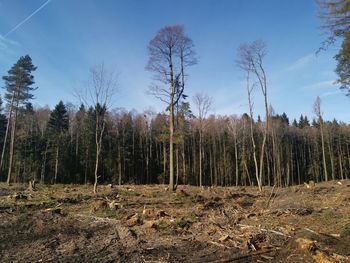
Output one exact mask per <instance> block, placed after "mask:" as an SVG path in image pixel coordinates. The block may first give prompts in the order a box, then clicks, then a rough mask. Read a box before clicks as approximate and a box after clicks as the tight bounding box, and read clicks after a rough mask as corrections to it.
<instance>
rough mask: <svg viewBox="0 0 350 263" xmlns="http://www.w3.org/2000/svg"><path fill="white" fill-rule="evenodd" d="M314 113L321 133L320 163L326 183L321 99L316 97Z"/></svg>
mask: <svg viewBox="0 0 350 263" xmlns="http://www.w3.org/2000/svg"><path fill="white" fill-rule="evenodd" d="M313 110H314V113H315V115H316V117H317V119H318V122H319V125H320V133H321V144H322V161H323V174H324V178H325V180H326V181H328V173H327V164H326V153H325V144H324V132H323V119H322V112H321V99H320V97H318V96H317V98H316V100H315V103H314V106H313Z"/></svg>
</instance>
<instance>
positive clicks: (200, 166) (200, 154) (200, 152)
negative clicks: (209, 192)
mask: <svg viewBox="0 0 350 263" xmlns="http://www.w3.org/2000/svg"><path fill="white" fill-rule="evenodd" d="M202 158H203V157H202V131H200V132H199V186H200V187H202Z"/></svg>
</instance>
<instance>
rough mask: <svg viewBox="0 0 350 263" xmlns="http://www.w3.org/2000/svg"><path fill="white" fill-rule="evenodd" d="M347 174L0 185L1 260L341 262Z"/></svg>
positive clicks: (349, 239) (348, 251)
mask: <svg viewBox="0 0 350 263" xmlns="http://www.w3.org/2000/svg"><path fill="white" fill-rule="evenodd" d="M349 258H350V182H349V181H341V182H338V181H336V182H328V183H320V184H316V185H315V186H311V187H310V188H307V187H306V186H305V185H303V186H295V187H290V188H284V189H277V188H265V189H264V191H263V192H262V193H259V192H258V191H257V189H256V188H253V187H245V188H243V187H237V188H236V187H228V188H222V187H215V188H205V189H200V188H197V187H192V186H179V187H178V190H177V192H176V193H171V192H168V191H167V190H166V186H162V185H152V186H133V185H132V186H131V185H129V186H121V187H119V186H113V187H111V186H100V187H99V192H98V194H97V195H94V194H93V193H92V186H81V185H53V186H42V185H37V186H36V187H35V190H34V191H29V190H28V189H27V186H25V185H12V186H10V187H7V186H6V185H5V184H0V262H350V261H349Z"/></svg>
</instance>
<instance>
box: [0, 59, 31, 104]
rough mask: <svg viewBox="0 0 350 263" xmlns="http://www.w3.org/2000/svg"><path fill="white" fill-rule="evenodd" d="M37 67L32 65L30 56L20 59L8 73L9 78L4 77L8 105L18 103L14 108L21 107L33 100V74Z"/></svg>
mask: <svg viewBox="0 0 350 263" xmlns="http://www.w3.org/2000/svg"><path fill="white" fill-rule="evenodd" d="M35 70H36V67H35V66H34V65H33V64H32V59H31V58H30V56H29V55H26V56H24V57H20V59H19V60H18V61H17V63H16V64H14V65H13V66H12V68H11V69H10V70H9V71H8V75H7V76H3V77H2V78H3V80H4V81H5V87H4V88H5V90H6V93H5V99H6V101H7V102H8V103H11V102H12V101H14V102H16V103H15V104H14V107H19V106H21V105H23V104H26V103H27V102H28V101H29V100H30V99H33V97H34V96H33V94H31V91H33V90H35V89H36V88H33V87H32V85H33V84H34V76H33V75H32V72H33V71H35Z"/></svg>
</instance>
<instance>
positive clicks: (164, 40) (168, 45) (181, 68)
mask: <svg viewBox="0 0 350 263" xmlns="http://www.w3.org/2000/svg"><path fill="white" fill-rule="evenodd" d="M148 51H149V61H148V64H147V66H146V69H147V70H149V71H151V72H154V73H155V79H156V80H157V81H158V82H159V83H160V85H153V86H151V88H150V93H151V94H152V95H154V96H155V97H156V98H158V99H160V100H161V101H163V102H165V103H166V104H167V105H168V106H167V110H168V111H169V115H170V120H169V144H170V147H169V148H170V153H169V165H170V174H169V187H170V189H171V190H172V191H174V190H175V184H174V109H175V106H176V105H177V104H178V103H179V101H180V99H182V98H185V97H186V96H185V95H184V94H183V92H184V89H185V77H186V73H185V71H186V67H188V66H191V65H194V64H196V62H197V60H196V58H195V53H194V49H193V42H192V40H191V39H190V38H189V37H187V36H186V35H185V33H184V28H183V26H179V25H175V26H167V27H164V28H162V29H160V30H159V32H158V33H157V35H156V36H155V37H154V38H153V39H152V40H151V41H150V43H149V45H148ZM163 85H165V87H164V86H163Z"/></svg>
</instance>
